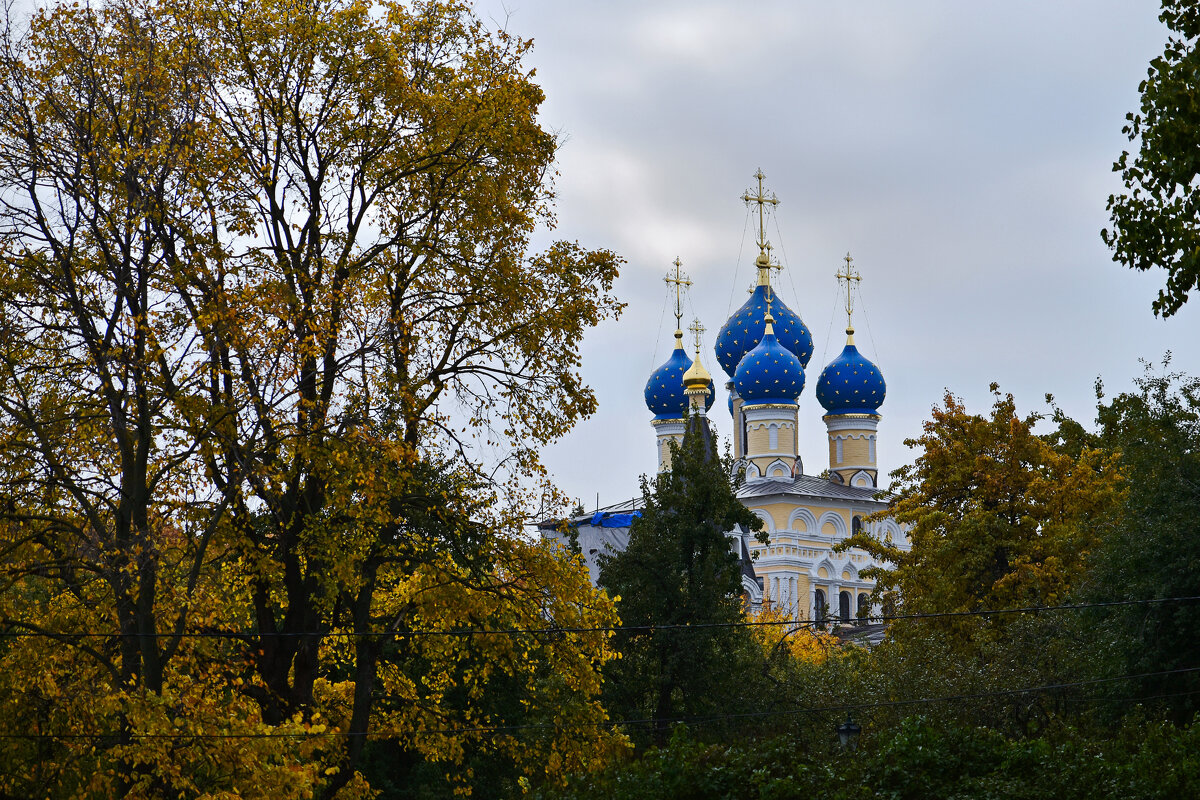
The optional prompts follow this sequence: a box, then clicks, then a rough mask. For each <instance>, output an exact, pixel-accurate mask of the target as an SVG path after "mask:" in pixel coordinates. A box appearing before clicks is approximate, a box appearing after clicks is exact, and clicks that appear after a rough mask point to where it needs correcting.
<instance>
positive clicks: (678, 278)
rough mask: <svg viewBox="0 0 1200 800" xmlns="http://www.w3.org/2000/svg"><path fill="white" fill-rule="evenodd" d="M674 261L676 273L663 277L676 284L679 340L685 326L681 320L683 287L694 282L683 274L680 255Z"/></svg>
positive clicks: (677, 334)
mask: <svg viewBox="0 0 1200 800" xmlns="http://www.w3.org/2000/svg"><path fill="white" fill-rule="evenodd" d="M672 263H673V264H674V265H675V273H674V274H673V275H672V274H670V273H668V274H667V277H665V278H663V281H664V282H666V283H673V284H675V338H676V339H677V340H678V341H682V340H683V327H682V323H681V320H682V319H683V287H685V286H691V285H692V282H691V280H689V279H688V276H687V275H685V274H683V270H682V267H683V262H682V261H680V260H679V258H678V257H676V258H675V261H673V262H672Z"/></svg>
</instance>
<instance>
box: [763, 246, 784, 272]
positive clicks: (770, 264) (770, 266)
mask: <svg viewBox="0 0 1200 800" xmlns="http://www.w3.org/2000/svg"><path fill="white" fill-rule="evenodd" d="M774 249H775V245H773V244H771V243H770V242H767V269H774V270H781V269H783V264H776V263H775V262H774V261H772V260H771V251H772V250H774Z"/></svg>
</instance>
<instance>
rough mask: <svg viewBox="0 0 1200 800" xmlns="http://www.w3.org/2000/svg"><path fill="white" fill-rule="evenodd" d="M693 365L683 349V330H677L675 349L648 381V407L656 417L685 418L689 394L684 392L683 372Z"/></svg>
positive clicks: (651, 374)
mask: <svg viewBox="0 0 1200 800" xmlns="http://www.w3.org/2000/svg"><path fill="white" fill-rule="evenodd" d="M691 366H692V359H690V358H688V354H687V352H686V351H685V350H684V349H683V331H679V330H677V331H675V349H674V350H673V351H671V357H670V358H668V359H667V361H666V363H665V364H663V365H662V366H661V367H659V368H658V369H656V370H654V372H652V373H650V380H648V381H646V407H647V408H649V409H650V411H652V412H653V413H654V418H655V419H683V417H684V413H685V412H686V410H687V407H688V400H687V395H686V394H684V392H683V373H685V372H687V370H688V368H689V367H691Z"/></svg>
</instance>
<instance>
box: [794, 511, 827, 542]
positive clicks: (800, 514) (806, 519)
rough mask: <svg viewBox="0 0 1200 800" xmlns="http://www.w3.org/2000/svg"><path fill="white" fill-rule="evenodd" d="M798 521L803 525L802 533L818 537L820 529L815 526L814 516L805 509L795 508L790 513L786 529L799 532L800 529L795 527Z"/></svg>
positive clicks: (815, 519)
mask: <svg viewBox="0 0 1200 800" xmlns="http://www.w3.org/2000/svg"><path fill="white" fill-rule="evenodd" d="M798 521H799V522H803V523H804V531H803V532H804V533H809V534H815V535H818V536H819V535H820V534H821V529H820V527H819V526H818V525H817V517H816V515H815V514H813V513H812V512H811V511H809V510H808V509H807V508H797V509H795V510H794V511H792V513H791V516H789V517H788V529H789V530H793V531H796V532H797V533H799V532H801V531H800V529H799V528H797V527H796V522H798Z"/></svg>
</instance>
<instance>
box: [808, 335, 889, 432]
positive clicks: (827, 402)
mask: <svg viewBox="0 0 1200 800" xmlns="http://www.w3.org/2000/svg"><path fill="white" fill-rule="evenodd" d="M886 395H887V384H886V383H884V381H883V373H882V372H880V371H879V367H877V366H875V365H874V364H872V363H871V362H870V361H868V360H867V357H866V356H864V355H863V354H862V353H860V352H858V348H857V347H855V346H854V328H847V329H846V347H845V349H844V350H842V353H841V355H839V356H838V357H837V358H835V359H834V360H833V361H831V362H829V366H827V367H826V368H825V369H824V370H823V371H822V372H821V377H820V378H819V379H818V380H817V402H819V403H820V404H821V406H822V407H823V408H824V409H825V411H827V412H828V413H830V414H874V413H876V411H878V410H879V407H880V406H881V405H883V398H884V397H885V396H886Z"/></svg>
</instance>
